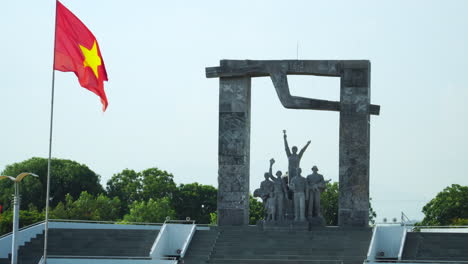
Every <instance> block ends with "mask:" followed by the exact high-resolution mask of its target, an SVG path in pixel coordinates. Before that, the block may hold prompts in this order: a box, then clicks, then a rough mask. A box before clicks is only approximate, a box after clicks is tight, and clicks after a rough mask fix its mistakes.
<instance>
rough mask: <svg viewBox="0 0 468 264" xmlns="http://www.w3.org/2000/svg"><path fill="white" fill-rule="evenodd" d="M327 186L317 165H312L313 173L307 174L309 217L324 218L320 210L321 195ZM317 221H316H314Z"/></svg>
mask: <svg viewBox="0 0 468 264" xmlns="http://www.w3.org/2000/svg"><path fill="white" fill-rule="evenodd" d="M325 188H326V182H325V179H324V178H323V175H322V174H319V173H318V168H317V166H313V167H312V174H309V175H308V176H307V195H306V197H307V200H308V202H307V218H308V219H313V218H322V212H321V210H320V195H321V194H322V192H323V191H324V190H325ZM314 222H316V221H314Z"/></svg>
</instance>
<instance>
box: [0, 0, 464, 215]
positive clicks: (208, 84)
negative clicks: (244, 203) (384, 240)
mask: <svg viewBox="0 0 468 264" xmlns="http://www.w3.org/2000/svg"><path fill="white" fill-rule="evenodd" d="M62 3H63V4H64V5H65V6H67V7H68V8H69V9H70V10H71V11H72V12H74V13H75V14H76V15H77V16H78V17H79V18H80V19H81V20H82V21H83V22H84V23H85V24H86V25H87V26H88V27H89V28H90V30H91V31H92V32H93V33H94V34H95V36H96V37H97V39H98V42H99V45H100V48H101V51H102V55H103V58H104V61H105V63H106V68H107V72H108V76H109V82H108V83H106V84H105V87H106V92H107V97H108V99H109V107H108V109H107V111H106V112H105V113H102V111H101V104H100V101H99V98H98V97H97V96H95V95H94V94H92V93H91V92H89V91H87V90H85V89H83V88H81V87H80V86H79V84H78V81H77V79H76V77H75V75H74V74H73V73H62V72H57V74H56V97H55V102H56V104H55V120H54V138H53V157H57V158H66V159H72V160H76V161H78V162H80V163H84V164H86V165H88V166H89V167H90V168H91V169H92V170H93V171H95V172H96V173H98V174H99V175H101V177H102V183H103V184H105V183H106V182H107V180H108V179H109V178H110V177H111V176H112V175H113V174H114V173H117V172H120V171H121V170H123V169H125V168H130V169H134V170H143V169H146V168H150V167H154V166H156V167H158V168H160V169H164V170H167V171H169V172H171V173H173V174H174V177H175V181H176V182H177V183H191V182H195V181H197V182H200V183H202V184H211V185H213V186H217V147H218V146H217V140H218V96H219V92H218V80H217V79H206V78H205V67H210V66H218V65H219V60H220V59H254V60H261V59H270V60H271V59H296V58H299V59H309V60H317V59H368V60H370V61H371V63H372V71H371V89H372V103H373V104H378V105H381V115H380V116H372V118H371V170H370V179H371V182H370V184H371V185H370V192H371V197H372V198H373V202H372V205H373V207H374V209H375V210H376V211H377V214H378V220H379V221H380V220H381V219H382V218H383V217H387V218H393V217H399V215H400V212H401V211H403V212H405V214H407V215H408V216H409V217H410V218H412V219H421V218H422V217H423V214H422V213H421V209H422V206H423V205H424V204H425V203H427V202H428V201H429V200H430V199H431V198H433V197H434V196H435V195H436V194H437V193H438V192H439V191H441V190H442V189H443V188H445V187H447V186H449V185H451V184H454V183H457V184H462V185H468V177H467V176H468V175H467V171H468V137H467V135H468V122H467V121H468V117H467V116H468V105H467V101H468V79H467V76H468V75H467V73H468V34H467V30H468V16H467V14H468V1H462V0H460V1H427V0H424V1H252V0H245V1H219V0H218V1H150V0H147V1H144V0H133V1H121V0H99V1H95V0H79V1H77V0H75V1H72V0H63V1H62ZM54 12H55V2H54V1H52V0H48V1H37V0H34V1H33V0H22V1H4V2H3V3H2V7H1V8H0V25H1V33H2V37H1V41H0V50H1V53H2V55H1V59H0V86H1V87H0V99H1V104H0V109H1V113H0V170H3V168H4V167H5V166H6V165H7V164H11V163H14V162H19V161H22V160H25V159H28V158H30V157H33V156H40V157H47V154H48V137H49V115H50V90H51V75H52V70H51V69H52V60H53V58H52V56H53V33H54ZM297 46H299V49H297ZM297 51H298V52H297ZM289 81H290V87H291V89H292V93H293V94H294V95H300V96H305V97H312V98H320V99H329V100H339V79H338V78H329V77H315V76H314V77H311V76H292V77H290V78H289ZM338 125H339V113H337V112H321V111H310V110H288V109H285V108H283V107H282V106H281V104H280V102H279V100H278V97H277V95H276V93H275V91H274V87H273V84H272V83H271V80H270V79H269V78H256V79H253V81H252V130H251V131H252V137H251V180H250V181H251V184H250V186H251V190H253V189H255V188H257V187H258V186H259V184H260V181H261V180H262V179H263V177H262V175H263V172H264V171H266V170H267V169H268V160H269V159H270V158H272V157H274V158H275V159H276V160H277V163H276V164H275V169H282V170H286V168H287V160H286V154H285V153H284V148H283V142H282V130H283V129H286V130H288V136H289V137H288V139H289V140H290V145H291V146H292V145H298V146H299V147H302V146H303V145H304V144H305V143H306V142H307V141H308V140H311V141H312V143H311V145H310V147H309V149H308V150H307V152H306V153H305V155H304V157H303V160H302V162H301V166H302V168H303V170H304V171H305V172H307V173H305V175H307V174H308V173H310V168H311V167H312V166H313V165H317V166H318V167H319V169H320V173H322V174H324V176H325V178H326V179H332V180H333V181H337V180H338ZM0 191H1V190H0Z"/></svg>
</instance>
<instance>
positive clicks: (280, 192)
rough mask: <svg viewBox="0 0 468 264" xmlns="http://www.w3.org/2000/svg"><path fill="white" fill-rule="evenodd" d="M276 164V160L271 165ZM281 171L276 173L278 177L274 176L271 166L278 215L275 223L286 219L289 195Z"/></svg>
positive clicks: (271, 161)
mask: <svg viewBox="0 0 468 264" xmlns="http://www.w3.org/2000/svg"><path fill="white" fill-rule="evenodd" d="M274 163H275V160H274V159H271V160H270V165H273V164H274ZM281 175H282V173H281V171H277V172H276V177H275V176H273V174H272V170H271V166H270V179H271V180H272V181H273V183H274V185H273V186H274V187H273V197H274V198H273V199H274V201H275V208H276V210H275V211H276V215H275V216H274V220H275V221H278V220H279V221H281V220H283V219H284V201H285V200H284V199H285V197H286V195H287V193H288V191H287V189H286V184H285V183H284V181H283V179H282V178H281Z"/></svg>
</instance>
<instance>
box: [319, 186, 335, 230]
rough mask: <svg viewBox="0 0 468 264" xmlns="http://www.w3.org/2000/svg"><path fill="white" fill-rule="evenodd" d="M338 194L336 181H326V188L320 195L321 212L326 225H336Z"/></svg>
mask: <svg viewBox="0 0 468 264" xmlns="http://www.w3.org/2000/svg"><path fill="white" fill-rule="evenodd" d="M338 195H339V189H338V183H337V182H333V183H330V182H327V188H326V189H325V191H324V192H323V193H322V195H321V196H320V202H321V207H322V208H321V209H322V214H323V217H324V218H325V224H326V225H329V226H336V225H338Z"/></svg>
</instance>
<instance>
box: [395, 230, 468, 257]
mask: <svg viewBox="0 0 468 264" xmlns="http://www.w3.org/2000/svg"><path fill="white" fill-rule="evenodd" d="M402 259H403V260H433V261H467V260H468V233H422V232H410V233H407V235H406V241H405V246H404V249H403V256H402Z"/></svg>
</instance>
